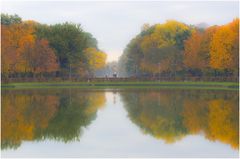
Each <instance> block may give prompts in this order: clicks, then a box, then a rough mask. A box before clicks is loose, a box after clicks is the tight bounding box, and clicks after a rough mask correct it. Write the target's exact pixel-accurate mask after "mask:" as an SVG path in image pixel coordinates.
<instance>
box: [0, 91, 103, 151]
mask: <svg viewBox="0 0 240 159" xmlns="http://www.w3.org/2000/svg"><path fill="white" fill-rule="evenodd" d="M105 101H106V99H105V93H104V92H91V91H84V92H83V91H79V90H78V89H56V90H55V89H51V90H46V89H44V90H2V101H1V102H2V110H1V111H2V121H4V122H2V127H1V130H2V134H1V149H7V148H17V147H19V146H20V145H21V142H22V141H26V140H28V141H31V140H43V139H47V138H48V139H54V140H58V141H63V142H69V141H74V140H79V138H80V135H81V133H82V129H83V128H84V127H86V126H88V125H89V124H90V123H91V121H93V120H94V119H95V117H96V112H97V110H98V109H99V108H101V107H103V106H104V104H105Z"/></svg>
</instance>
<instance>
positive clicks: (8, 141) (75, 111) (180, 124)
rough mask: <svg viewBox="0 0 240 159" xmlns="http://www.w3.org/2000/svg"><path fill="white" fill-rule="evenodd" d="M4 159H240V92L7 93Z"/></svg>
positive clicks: (71, 90) (3, 91) (193, 90)
mask: <svg viewBox="0 0 240 159" xmlns="http://www.w3.org/2000/svg"><path fill="white" fill-rule="evenodd" d="M1 97H2V99H1V104H2V110H1V111H2V114H1V117H2V126H1V128H2V129H1V130H2V131H1V133H2V134H1V151H2V157H226V158H228V157H238V155H239V151H238V146H239V142H238V141H239V127H238V125H239V114H238V113H239V106H238V97H239V95H238V91H219V90H195V89H191V90H180V89H177V90H174V89H155V90H154V89H153V90H149V89H131V90H130V89H126V90H93V89H91V90H87V89H85V90H84V89H77V88H75V89H74V88H71V89H70V88H69V89H65V88H62V89H2V95H1Z"/></svg>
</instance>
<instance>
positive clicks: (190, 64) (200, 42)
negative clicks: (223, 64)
mask: <svg viewBox="0 0 240 159" xmlns="http://www.w3.org/2000/svg"><path fill="white" fill-rule="evenodd" d="M216 30H217V27H216V26H212V27H209V28H207V29H206V30H203V31H199V30H197V29H196V30H194V31H193V33H192V34H191V36H190V37H189V38H188V39H187V40H186V41H185V49H184V58H183V59H184V64H185V66H186V68H187V69H189V70H192V73H194V71H196V70H200V71H205V70H207V69H209V68H210V42H211V41H212V37H213V34H214V33H215V32H216Z"/></svg>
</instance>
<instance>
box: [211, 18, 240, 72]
mask: <svg viewBox="0 0 240 159" xmlns="http://www.w3.org/2000/svg"><path fill="white" fill-rule="evenodd" d="M238 59H239V19H238V18H237V19H234V20H233V21H232V22H231V23H229V24H226V25H223V26H221V27H219V28H218V29H217V31H216V33H215V34H214V35H213V39H212V41H211V46H210V65H211V67H213V68H214V69H219V70H233V71H234V72H235V73H237V72H238Z"/></svg>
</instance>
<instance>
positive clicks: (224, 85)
mask: <svg viewBox="0 0 240 159" xmlns="http://www.w3.org/2000/svg"><path fill="white" fill-rule="evenodd" d="M66 87H74V88H84V89H89V88H94V89H98V88H99V89H109V88H110V89H111V88H113V89H115V88H117V89H121V88H124V89H125V88H151V89H158V88H168V89H176V88H181V89H217V90H238V89H239V84H238V83H236V82H157V81H155V82H152V81H150V82H110V81H106V82H26V83H8V84H2V85H1V88H3V89H6V88H7V89H8V88H66Z"/></svg>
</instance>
